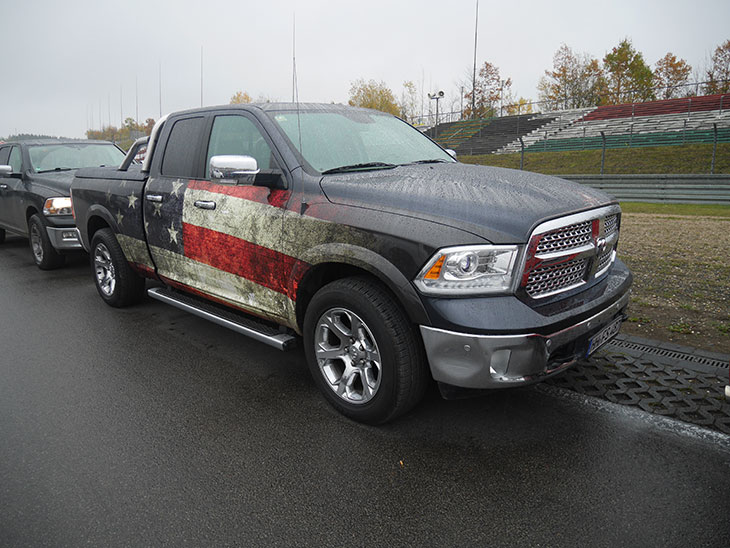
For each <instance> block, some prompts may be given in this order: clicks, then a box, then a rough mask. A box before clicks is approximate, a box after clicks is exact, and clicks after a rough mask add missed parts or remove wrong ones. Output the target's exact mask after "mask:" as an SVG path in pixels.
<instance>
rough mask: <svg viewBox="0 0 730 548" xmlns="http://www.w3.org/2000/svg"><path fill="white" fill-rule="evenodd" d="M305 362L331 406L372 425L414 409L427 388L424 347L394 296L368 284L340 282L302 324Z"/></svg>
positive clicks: (315, 302) (320, 295) (318, 297)
mask: <svg viewBox="0 0 730 548" xmlns="http://www.w3.org/2000/svg"><path fill="white" fill-rule="evenodd" d="M304 342H305V353H306V357H307V363H308V365H309V369H310V372H311V373H312V376H313V377H314V381H315V383H316V384H317V386H318V387H319V389H320V390H321V391H322V393H323V395H324V397H325V398H326V399H327V401H329V403H330V404H331V405H332V406H333V407H335V408H336V409H337V410H338V411H340V412H341V413H343V414H344V415H346V416H348V417H350V418H352V419H354V420H356V421H360V422H364V423H368V424H380V423H384V422H387V421H389V420H392V419H394V418H396V417H398V416H399V415H402V414H403V413H406V412H407V411H409V410H410V409H411V408H413V407H414V406H415V405H416V404H417V403H418V402H419V401H420V400H421V398H422V397H423V395H424V393H425V390H426V387H427V384H428V378H429V376H428V369H427V367H426V360H425V357H424V351H423V345H422V343H421V340H420V337H418V334H417V332H416V330H415V328H414V326H413V325H412V324H411V323H410V321H409V320H408V317H407V316H406V315H405V313H404V312H403V310H402V309H401V308H400V306H399V305H398V303H396V302H395V301H394V299H393V297H392V296H391V295H390V294H389V293H388V292H387V291H386V290H385V289H384V288H383V287H381V286H380V285H379V284H377V283H374V282H372V281H370V280H369V279H366V278H346V279H343V280H337V281H334V282H332V283H330V284H328V285H326V286H325V287H323V288H322V289H320V290H319V291H318V292H317V294H315V296H314V297H313V298H312V301H311V302H310V304H309V306H308V307H307V312H306V314H305V319H304Z"/></svg>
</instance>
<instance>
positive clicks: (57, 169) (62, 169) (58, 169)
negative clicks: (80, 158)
mask: <svg viewBox="0 0 730 548" xmlns="http://www.w3.org/2000/svg"><path fill="white" fill-rule="evenodd" d="M72 169H76V168H75V167H54V168H53V169H43V170H41V171H36V173H50V172H51V171H71V170H72Z"/></svg>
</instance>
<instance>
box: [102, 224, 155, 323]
mask: <svg viewBox="0 0 730 548" xmlns="http://www.w3.org/2000/svg"><path fill="white" fill-rule="evenodd" d="M91 268H92V270H93V272H94V283H95V284H96V289H97V291H98V292H99V295H101V298H102V299H104V302H106V304H108V305H109V306H114V307H117V308H121V307H124V306H128V305H130V304H134V303H137V302H139V301H140V300H141V299H142V297H143V296H144V278H142V277H140V276H138V275H137V274H136V273H135V272H134V271H133V270H132V269H131V268H130V267H129V264H128V263H127V259H125V257H124V252H123V251H122V248H121V247H120V246H119V243H118V242H117V239H116V238H115V237H114V233H113V232H112V231H111V229H109V228H102V229H101V230H98V231H97V232H96V233H95V234H94V237H93V238H92V239H91Z"/></svg>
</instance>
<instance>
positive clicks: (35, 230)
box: [28, 213, 66, 270]
mask: <svg viewBox="0 0 730 548" xmlns="http://www.w3.org/2000/svg"><path fill="white" fill-rule="evenodd" d="M28 240H29V241H30V252H31V254H32V255H33V260H34V261H35V264H36V266H37V267H38V268H40V269H41V270H53V269H54V268H58V267H61V266H63V265H64V263H65V262H66V256H65V255H61V254H60V253H59V252H58V251H56V248H54V247H53V245H51V240H50V238H49V237H48V231H47V230H46V223H45V222H44V221H43V218H42V217H41V216H40V215H38V214H37V213H35V214H33V215H31V217H30V219H28Z"/></svg>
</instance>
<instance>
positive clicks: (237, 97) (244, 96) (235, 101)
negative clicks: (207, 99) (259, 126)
mask: <svg viewBox="0 0 730 548" xmlns="http://www.w3.org/2000/svg"><path fill="white" fill-rule="evenodd" d="M250 102H251V96H250V95H249V94H248V93H246V92H245V91H237V92H236V93H234V94H233V97H231V101H230V103H229V104H231V105H240V104H242V103H250Z"/></svg>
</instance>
